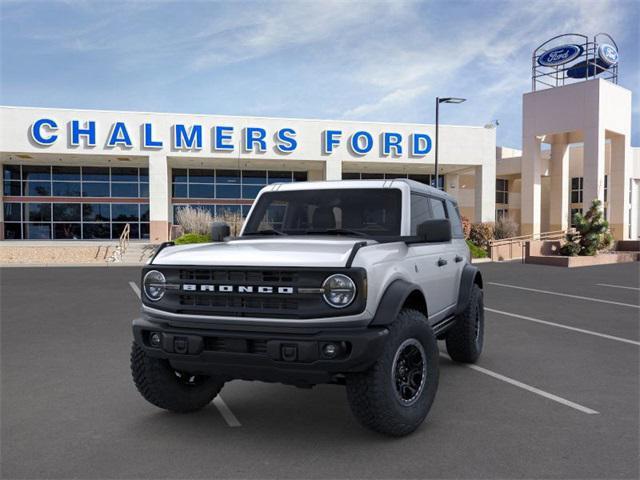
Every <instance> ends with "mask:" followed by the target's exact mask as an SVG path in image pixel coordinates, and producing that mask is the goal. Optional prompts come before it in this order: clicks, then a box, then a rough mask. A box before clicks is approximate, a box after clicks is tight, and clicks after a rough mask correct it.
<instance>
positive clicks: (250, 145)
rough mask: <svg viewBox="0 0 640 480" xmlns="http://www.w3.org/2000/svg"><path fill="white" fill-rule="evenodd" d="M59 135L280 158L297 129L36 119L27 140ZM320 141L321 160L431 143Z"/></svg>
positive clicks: (379, 138) (362, 135)
mask: <svg viewBox="0 0 640 480" xmlns="http://www.w3.org/2000/svg"><path fill="white" fill-rule="evenodd" d="M63 129H65V130H66V131H65V133H66V137H67V142H68V144H69V146H71V147H95V146H96V145H97V144H98V142H100V144H101V145H104V147H105V148H120V149H124V150H126V149H129V148H133V147H134V145H135V146H136V147H139V148H140V149H143V150H160V149H165V148H170V149H171V150H174V151H192V152H197V151H203V150H208V151H214V152H215V151H218V152H236V151H237V152H243V153H263V152H267V151H273V152H275V153H276V154H278V155H287V154H291V153H295V152H296V150H297V149H298V147H299V140H298V138H297V132H296V129H295V128H292V127H290V126H285V127H281V128H277V129H276V130H275V131H268V130H267V129H266V128H263V127H260V126H248V127H244V128H240V129H238V128H237V127H234V126H231V125H202V124H189V125H187V124H183V123H175V124H173V125H171V127H170V129H169V131H160V130H161V129H160V128H158V127H157V126H156V125H154V124H153V123H142V124H141V125H138V124H136V125H133V124H131V123H130V122H124V121H114V122H111V123H110V124H109V125H103V124H98V123H97V122H96V121H94V120H86V121H81V120H71V121H70V122H66V123H64V122H58V121H56V119H55V118H38V119H36V120H35V121H34V122H33V123H32V124H31V125H30V128H29V136H30V139H31V141H32V142H34V143H35V144H36V145H38V146H39V147H43V148H46V147H48V146H51V145H54V144H56V142H59V141H61V138H60V137H61V132H62V130H63ZM237 130H239V131H237ZM138 132H139V133H138ZM319 135H321V138H320V140H321V144H322V147H321V149H322V151H321V152H319V154H322V155H331V154H332V153H334V151H335V150H336V149H337V148H338V147H339V146H341V145H343V144H344V145H346V146H347V148H348V149H349V151H350V152H351V153H352V154H354V155H357V156H365V155H367V154H377V153H379V154H380V155H382V156H389V155H391V156H399V155H403V154H408V155H410V156H412V157H423V156H425V155H427V154H428V153H429V152H431V148H432V140H431V137H430V136H429V135H428V134H426V133H421V132H414V133H410V134H406V133H405V134H404V135H403V134H401V133H398V132H382V133H381V134H380V135H376V134H373V133H371V132H369V131H367V130H357V131H355V132H350V133H349V134H345V132H344V131H343V130H341V129H339V128H336V129H325V130H322V131H321V132H319ZM134 138H136V139H137V138H139V140H137V141H136V140H134ZM134 141H135V144H134Z"/></svg>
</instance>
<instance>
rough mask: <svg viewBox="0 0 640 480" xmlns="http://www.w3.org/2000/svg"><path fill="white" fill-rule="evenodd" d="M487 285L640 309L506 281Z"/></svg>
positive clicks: (630, 305) (632, 305)
mask: <svg viewBox="0 0 640 480" xmlns="http://www.w3.org/2000/svg"><path fill="white" fill-rule="evenodd" d="M488 283H489V285H496V286H497V287H505V288H515V289H517V290H525V291H528V292H535V293H545V294H547V295H556V296H558V297H568V298H577V299H578V300H587V301H589V302H598V303H608V304H610V305H619V306H621V307H631V308H638V309H640V305H634V304H632V303H622V302H614V301H613V300H604V299H602V298H592V297H583V296H580V295H570V294H568V293H560V292H551V291H549V290H540V289H538V288H529V287H521V286H519V285H509V284H506V283H496V282H488Z"/></svg>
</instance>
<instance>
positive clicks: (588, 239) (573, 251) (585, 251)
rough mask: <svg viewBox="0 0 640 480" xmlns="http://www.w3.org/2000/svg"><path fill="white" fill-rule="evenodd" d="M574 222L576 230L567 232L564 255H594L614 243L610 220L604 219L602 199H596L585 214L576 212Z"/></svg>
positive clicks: (562, 251)
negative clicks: (610, 230)
mask: <svg viewBox="0 0 640 480" xmlns="http://www.w3.org/2000/svg"><path fill="white" fill-rule="evenodd" d="M573 223H574V224H575V226H576V227H575V232H569V233H567V236H566V240H567V242H566V243H565V244H564V245H563V246H562V248H561V249H560V253H561V254H562V255H568V256H575V255H582V256H593V255H596V254H597V253H598V252H600V251H602V250H606V249H607V248H609V247H610V246H611V244H612V243H613V236H612V235H611V233H609V222H607V221H606V220H605V219H604V214H603V213H602V203H601V202H600V200H598V199H596V200H594V201H593V202H592V203H591V207H590V208H589V210H588V211H587V213H585V214H584V215H583V214H581V213H576V214H575V215H574V216H573Z"/></svg>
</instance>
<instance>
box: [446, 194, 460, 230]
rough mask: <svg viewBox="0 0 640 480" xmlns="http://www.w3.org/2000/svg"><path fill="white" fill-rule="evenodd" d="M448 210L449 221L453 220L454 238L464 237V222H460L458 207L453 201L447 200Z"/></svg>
mask: <svg viewBox="0 0 640 480" xmlns="http://www.w3.org/2000/svg"><path fill="white" fill-rule="evenodd" d="M447 210H449V220H451V234H452V235H453V237H458V238H462V237H464V232H463V231H462V220H460V212H459V211H458V206H457V205H455V204H454V203H453V202H452V201H451V200H447Z"/></svg>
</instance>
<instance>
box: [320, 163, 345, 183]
mask: <svg viewBox="0 0 640 480" xmlns="http://www.w3.org/2000/svg"><path fill="white" fill-rule="evenodd" d="M324 179H325V180H342V160H338V159H337V158H327V160H326V161H325V162H324Z"/></svg>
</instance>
